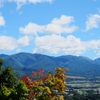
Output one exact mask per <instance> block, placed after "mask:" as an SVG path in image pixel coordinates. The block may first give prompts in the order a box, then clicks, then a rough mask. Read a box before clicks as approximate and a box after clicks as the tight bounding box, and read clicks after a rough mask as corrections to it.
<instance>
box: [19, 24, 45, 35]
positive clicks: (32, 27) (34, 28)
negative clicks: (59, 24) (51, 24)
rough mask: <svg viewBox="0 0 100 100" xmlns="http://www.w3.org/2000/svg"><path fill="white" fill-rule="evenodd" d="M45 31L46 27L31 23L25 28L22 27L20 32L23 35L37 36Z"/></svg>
mask: <svg viewBox="0 0 100 100" xmlns="http://www.w3.org/2000/svg"><path fill="white" fill-rule="evenodd" d="M44 29H45V27H44V26H42V25H38V24H34V23H29V24H28V25H26V26H25V27H21V28H20V29H19V30H20V32H21V33H23V34H34V35H36V34H37V33H38V32H43V31H44Z"/></svg>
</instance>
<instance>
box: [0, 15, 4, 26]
mask: <svg viewBox="0 0 100 100" xmlns="http://www.w3.org/2000/svg"><path fill="white" fill-rule="evenodd" d="M4 25H5V20H4V17H3V16H0V26H4Z"/></svg>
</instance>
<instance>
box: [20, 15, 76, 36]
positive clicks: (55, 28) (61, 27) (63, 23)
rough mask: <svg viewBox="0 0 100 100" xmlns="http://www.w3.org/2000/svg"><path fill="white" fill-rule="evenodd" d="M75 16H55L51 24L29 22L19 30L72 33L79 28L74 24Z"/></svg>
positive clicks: (29, 32)
mask: <svg viewBox="0 0 100 100" xmlns="http://www.w3.org/2000/svg"><path fill="white" fill-rule="evenodd" d="M73 21H74V17H72V16H65V15H62V16H61V17H60V18H54V19H53V20H52V21H51V22H50V23H49V24H46V25H39V24H35V23H29V24H27V25H26V26H24V27H21V28H20V29H19V31H20V32H21V33H24V34H35V35H36V34H38V33H41V32H42V33H46V34H48V33H50V34H61V33H72V32H74V31H76V30H77V28H78V27H77V26H75V25H72V22H73Z"/></svg>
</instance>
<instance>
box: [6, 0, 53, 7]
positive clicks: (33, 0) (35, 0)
mask: <svg viewBox="0 0 100 100" xmlns="http://www.w3.org/2000/svg"><path fill="white" fill-rule="evenodd" d="M52 1H53V0H8V2H13V3H16V4H17V9H20V8H21V7H22V6H23V5H25V4H33V5H34V4H39V3H45V2H48V3H51V2H52Z"/></svg>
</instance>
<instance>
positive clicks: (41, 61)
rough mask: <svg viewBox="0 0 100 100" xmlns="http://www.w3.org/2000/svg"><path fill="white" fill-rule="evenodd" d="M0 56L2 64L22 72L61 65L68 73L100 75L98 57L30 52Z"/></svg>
mask: <svg viewBox="0 0 100 100" xmlns="http://www.w3.org/2000/svg"><path fill="white" fill-rule="evenodd" d="M0 58H3V59H4V66H12V67H13V68H14V69H15V70H16V71H18V72H22V73H28V72H30V70H31V71H32V70H37V69H41V68H42V69H44V70H46V71H53V70H54V69H55V68H56V67H59V66H61V67H65V68H68V69H69V73H68V74H69V75H78V76H92V77H93V76H100V62H99V60H100V58H98V59H99V60H98V59H96V60H91V59H89V58H86V57H82V56H72V55H65V56H59V57H52V56H47V55H42V54H31V53H18V54H14V55H4V54H1V55H0Z"/></svg>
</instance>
